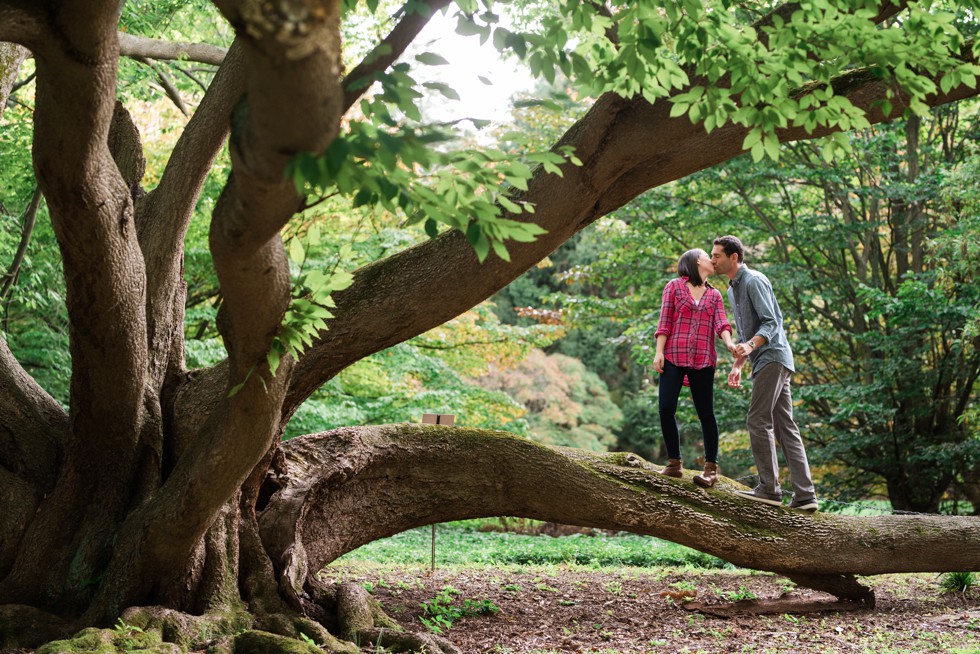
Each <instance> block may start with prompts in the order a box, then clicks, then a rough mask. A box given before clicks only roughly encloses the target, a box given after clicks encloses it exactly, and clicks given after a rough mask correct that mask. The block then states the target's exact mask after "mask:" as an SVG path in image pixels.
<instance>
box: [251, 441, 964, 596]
mask: <svg viewBox="0 0 980 654" xmlns="http://www.w3.org/2000/svg"><path fill="white" fill-rule="evenodd" d="M282 449H283V452H284V453H285V455H286V459H285V461H286V468H285V470H283V471H281V473H282V474H281V475H280V476H279V477H278V479H277V480H276V482H277V483H278V484H279V485H280V489H279V490H278V491H277V492H276V493H275V494H274V495H273V496H272V499H271V501H270V502H269V504H268V505H267V507H266V508H265V510H264V512H263V513H262V514H261V516H260V521H259V524H260V527H261V529H262V532H261V533H262V538H263V542H264V543H265V544H266V546H267V548H268V549H269V552H270V554H271V555H272V557H273V563H274V564H275V565H276V567H277V571H279V572H280V573H281V579H282V580H283V581H282V583H283V584H284V585H285V586H287V588H285V589H284V590H287V591H288V592H292V593H295V592H298V591H299V590H300V589H301V588H302V585H301V584H302V583H303V581H304V580H305V579H306V578H307V577H308V576H312V575H314V574H316V573H317V572H318V571H319V570H321V569H322V568H323V567H324V566H325V565H326V564H328V563H329V562H331V561H332V560H334V559H336V558H337V557H338V556H340V555H342V554H344V553H346V552H348V551H351V550H353V549H355V548H357V547H359V546H360V545H363V544H365V543H368V542H371V541H372V540H375V539H377V538H381V537H384V536H388V535H392V534H396V533H399V532H401V531H404V530H406V529H410V528H413V527H418V526H422V525H427V524H434V523H438V522H445V521H450V520H459V519H464V518H476V517H486V516H502V515H506V516H515V517H525V518H533V519H537V520H546V521H553V522H559V523H562V524H572V525H580V526H584V527H597V528H602V529H614V530H624V531H630V532H633V533H637V534H647V535H651V536H657V537H660V538H664V539H667V540H670V541H672V542H675V543H680V544H683V545H687V546H688V547H693V548H695V549H698V550H701V551H702V552H707V553H709V554H712V555H715V556H718V557H720V558H722V559H725V560H726V561H730V562H731V563H734V564H735V565H738V566H741V567H746V568H752V569H757V570H768V571H771V572H776V573H779V574H783V575H789V576H793V577H794V578H797V579H801V580H806V579H809V580H810V581H811V582H812V583H814V584H823V585H824V586H825V587H829V586H830V583H831V581H836V580H840V579H841V578H845V579H846V578H849V577H852V576H853V575H875V574H884V573H893V572H938V571H969V570H972V569H974V568H975V567H976V562H977V561H978V560H980V521H977V520H976V519H975V518H969V517H941V516H928V515H921V516H878V517H844V516H837V515H827V514H816V515H811V514H807V513H804V512H799V511H793V510H791V509H786V508H775V507H771V506H767V505H761V504H758V503H756V502H752V501H750V500H745V499H742V498H740V497H738V496H737V495H735V492H734V491H735V490H736V489H737V488H742V487H741V486H739V485H737V484H735V483H734V482H731V481H729V480H723V481H722V483H721V484H720V486H719V487H717V488H716V489H714V490H710V491H706V490H703V489H701V488H699V487H698V486H696V485H694V484H693V483H691V480H690V478H687V479H683V480H674V479H670V478H668V477H665V476H663V475H660V474H658V473H656V472H653V467H652V466H650V465H649V464H647V463H646V462H644V461H643V460H642V459H640V458H639V457H636V456H635V455H632V454H606V453H594V452H586V451H583V450H574V449H570V448H557V447H549V446H545V445H539V444H537V443H533V442H531V441H528V440H526V439H523V438H519V437H516V436H513V435H511V434H507V433H506V432H490V431H485V430H467V429H457V428H452V427H435V426H433V427H426V426H422V425H384V426H378V427H362V428H345V429H338V430H334V431H332V432H327V433H323V434H317V435H312V436H305V437H302V438H298V439H292V440H290V441H287V442H285V443H284V444H283V446H282ZM409 489H411V491H410V492H409ZM569 498H573V501H569ZM337 515H355V516H357V517H358V519H357V520H352V521H337V520H336V519H335V516H337ZM297 584H299V585H297ZM855 588H856V589H859V588H860V587H855ZM845 590H846V589H845ZM841 592H845V591H841ZM855 592H856V593H859V592H860V591H857V590H855ZM848 594H849V595H850V594H853V593H848Z"/></svg>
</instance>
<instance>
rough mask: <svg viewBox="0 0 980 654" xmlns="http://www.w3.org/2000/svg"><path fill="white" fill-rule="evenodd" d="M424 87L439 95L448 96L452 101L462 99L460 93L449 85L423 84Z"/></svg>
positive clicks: (440, 83) (439, 83) (437, 83)
mask: <svg viewBox="0 0 980 654" xmlns="http://www.w3.org/2000/svg"><path fill="white" fill-rule="evenodd" d="M422 86H424V87H425V88H427V89H432V90H434V91H438V92H439V93H441V94H442V95H444V96H446V97H447V98H449V99H450V100H459V99H460V98H459V93H457V92H456V89H454V88H453V87H451V86H449V85H448V84H443V83H442V82H425V83H424V84H422Z"/></svg>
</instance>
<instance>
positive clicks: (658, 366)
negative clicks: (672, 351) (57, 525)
mask: <svg viewBox="0 0 980 654" xmlns="http://www.w3.org/2000/svg"><path fill="white" fill-rule="evenodd" d="M653 369H654V370H656V371H657V372H659V373H660V374H663V372H664V353H663V352H657V353H656V354H655V355H654V357H653Z"/></svg>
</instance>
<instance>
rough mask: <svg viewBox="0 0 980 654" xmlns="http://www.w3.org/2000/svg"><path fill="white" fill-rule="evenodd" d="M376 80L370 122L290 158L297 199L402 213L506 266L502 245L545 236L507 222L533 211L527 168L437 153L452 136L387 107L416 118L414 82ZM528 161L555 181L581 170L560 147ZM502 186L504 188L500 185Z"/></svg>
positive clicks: (487, 153) (507, 159) (495, 158)
mask: <svg viewBox="0 0 980 654" xmlns="http://www.w3.org/2000/svg"><path fill="white" fill-rule="evenodd" d="M400 66H401V64H398V65H396V66H395V72H394V73H392V74H391V75H390V76H388V75H384V76H381V78H380V79H379V80H378V81H379V82H382V85H383V86H384V85H385V84H386V83H388V87H387V88H386V91H385V93H383V94H381V96H379V98H378V99H377V100H375V101H374V102H373V103H372V102H368V101H366V100H365V101H363V102H362V105H361V110H362V111H363V112H364V114H365V115H367V116H369V117H374V118H375V119H376V121H377V124H376V123H370V122H366V121H365V122H351V123H350V124H349V125H348V130H347V131H346V132H345V133H343V134H341V135H340V136H338V137H337V138H335V139H334V141H333V142H332V143H331V145H330V147H329V148H328V149H327V151H326V152H325V153H324V154H323V155H322V156H315V155H312V154H302V155H299V156H298V157H297V158H296V159H294V160H293V162H292V164H291V166H290V171H289V173H288V174H289V176H290V177H291V178H292V179H293V180H294V181H295V182H296V187H297V189H298V190H299V191H300V192H301V193H314V194H318V195H326V194H330V193H340V194H342V195H343V196H345V197H348V198H350V200H351V203H352V206H353V207H354V208H357V207H360V206H368V207H378V208H379V209H383V210H385V211H388V212H390V213H391V214H393V215H403V216H405V218H406V220H407V224H409V225H411V224H416V223H424V227H425V232H426V233H427V234H428V235H429V236H430V237H435V236H436V235H437V234H438V232H439V224H445V225H449V226H450V227H452V228H454V229H457V230H459V231H461V232H463V233H465V234H466V237H467V239H468V240H469V241H470V243H471V244H472V245H473V247H474V249H475V251H476V253H477V256H478V257H479V259H480V261H483V260H484V259H485V258H486V257H487V255H488V254H489V253H490V250H491V248H492V249H493V251H494V252H495V253H496V254H497V256H499V257H500V258H502V259H504V260H505V261H509V260H510V256H509V254H508V253H507V249H506V246H505V245H504V243H505V241H507V240H515V241H518V242H528V241H533V240H534V238H535V237H536V236H538V235H540V234H542V233H543V230H542V229H541V228H540V227H538V226H537V225H535V224H534V223H532V222H523V221H519V220H515V219H512V218H507V217H505V212H506V213H507V214H510V215H519V214H521V213H529V214H530V213H533V212H534V207H533V206H532V205H530V204H528V203H526V202H523V201H521V200H520V199H519V198H518V194H519V192H520V191H526V190H527V181H528V180H529V179H530V178H531V174H532V170H531V168H530V167H529V165H528V164H527V163H523V162H521V161H515V160H513V158H512V157H511V156H509V155H507V154H505V153H503V152H499V151H495V150H489V149H484V150H465V151H459V152H448V153H447V152H441V151H439V150H437V149H435V147H433V146H434V145H437V144H445V143H447V142H448V141H450V140H451V137H450V136H449V135H448V134H446V133H444V132H442V131H439V130H436V129H425V128H421V127H420V128H413V127H411V126H399V125H398V124H397V122H396V121H395V119H394V118H393V117H392V116H391V114H390V113H388V109H387V105H386V104H385V103H386V102H393V103H395V104H396V106H398V107H399V108H400V109H402V110H403V111H406V112H407V114H408V116H409V117H410V118H414V119H416V120H417V119H419V118H420V117H421V116H420V115H418V111H417V109H415V110H414V111H413V110H412V108H414V107H415V104H414V102H415V101H416V100H417V99H418V97H419V95H418V94H417V92H412V93H407V92H406V91H404V89H406V88H407V89H412V88H414V81H413V80H412V79H411V78H410V77H408V76H407V74H406V73H405V71H404V70H402V69H401V68H400ZM526 157H527V161H528V162H529V163H532V164H538V165H540V166H542V167H543V168H544V169H545V170H546V171H548V172H551V173H554V174H557V175H559V176H560V175H561V174H562V173H561V169H560V168H559V167H558V166H559V165H561V164H564V163H565V162H566V159H567V160H568V161H571V162H572V163H574V164H576V165H581V162H580V161H578V160H577V159H576V158H575V157H574V155H572V154H571V153H570V151H568V149H567V148H566V149H565V151H564V154H559V153H555V152H537V153H534V152H532V153H529V154H527V155H526ZM501 184H503V186H501Z"/></svg>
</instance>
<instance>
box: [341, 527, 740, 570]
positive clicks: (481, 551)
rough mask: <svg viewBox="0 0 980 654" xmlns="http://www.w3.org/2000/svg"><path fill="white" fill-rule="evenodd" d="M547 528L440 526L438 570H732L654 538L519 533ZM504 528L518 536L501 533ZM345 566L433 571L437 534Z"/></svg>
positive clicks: (377, 545) (390, 542) (381, 548)
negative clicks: (450, 567) (430, 568)
mask: <svg viewBox="0 0 980 654" xmlns="http://www.w3.org/2000/svg"><path fill="white" fill-rule="evenodd" d="M542 527H543V525H541V524H540V523H532V522H529V521H519V522H516V521H511V522H509V523H502V522H500V521H498V520H496V519H494V520H467V521H461V522H453V523H447V524H443V525H437V526H436V530H435V532H436V557H435V562H436V565H437V566H438V565H464V566H465V565H491V566H493V565H503V564H518V565H525V564H549V563H566V564H570V563H574V564H578V565H588V566H593V567H609V566H613V567H615V566H631V567H638V568H651V567H661V566H683V565H690V566H694V567H698V568H725V567H730V566H729V564H728V563H726V562H724V561H722V560H721V559H719V558H716V557H714V556H711V555H709V554H705V553H703V552H699V551H697V550H693V549H691V548H689V547H684V546H682V545H676V544H674V543H670V542H668V541H663V540H659V539H656V538H651V537H649V536H637V535H635V534H627V533H622V534H617V535H616V536H615V537H610V536H608V535H607V534H604V533H603V532H599V531H587V532H586V533H572V534H569V535H564V536H562V537H560V538H552V537H548V536H542V535H540V534H537V533H520V532H521V531H523V532H529V531H534V530H536V529H540V528H542ZM504 528H506V529H512V530H514V529H516V530H518V531H507V532H500V531H496V530H498V529H504ZM342 560H345V561H375V562H379V563H381V562H384V563H389V564H402V565H404V564H415V565H431V563H432V528H431V527H420V528H418V529H412V530H410V531H406V532H403V533H401V534H397V535H395V536H392V537H391V538H384V539H382V540H378V541H375V542H373V543H371V544H369V545H365V546H364V547H361V548H360V549H358V550H356V551H354V552H351V553H349V554H347V555H345V556H344V557H343V558H342Z"/></svg>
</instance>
